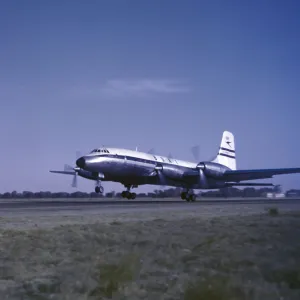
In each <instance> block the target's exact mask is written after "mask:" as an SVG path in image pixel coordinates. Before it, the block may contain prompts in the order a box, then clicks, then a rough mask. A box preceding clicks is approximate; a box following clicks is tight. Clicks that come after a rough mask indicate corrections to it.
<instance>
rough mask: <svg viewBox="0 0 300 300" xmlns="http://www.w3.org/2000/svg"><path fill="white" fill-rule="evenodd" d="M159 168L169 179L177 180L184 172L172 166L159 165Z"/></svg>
mask: <svg viewBox="0 0 300 300" xmlns="http://www.w3.org/2000/svg"><path fill="white" fill-rule="evenodd" d="M159 168H161V172H162V173H163V174H164V175H165V176H166V177H167V178H170V179H174V180H179V179H181V178H182V177H183V174H184V172H183V171H182V170H180V169H179V168H176V167H173V166H166V165H164V166H159Z"/></svg>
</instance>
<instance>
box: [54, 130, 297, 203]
mask: <svg viewBox="0 0 300 300" xmlns="http://www.w3.org/2000/svg"><path fill="white" fill-rule="evenodd" d="M50 172H52V173H60V174H68V175H74V179H73V186H76V181H77V175H79V176H81V177H83V178H86V179H90V180H94V181H95V182H96V187H95V192H96V193H103V191H104V189H103V186H102V185H101V182H102V181H114V182H119V183H121V184H123V185H124V186H125V188H126V190H125V191H123V192H122V197H123V198H127V199H135V197H136V194H135V193H132V192H131V189H132V188H136V187H138V186H139V185H144V184H150V185H163V186H173V187H181V188H183V191H182V193H181V198H182V199H183V200H187V201H195V199H196V196H195V194H194V193H193V190H194V189H219V188H224V187H231V186H264V185H272V184H265V183H247V182H246V183H242V181H247V180H254V179H265V178H272V177H273V176H274V175H280V174H291V173H300V168H281V169H254V170H253V169H252V170H237V168H236V156H235V141H234V135H233V134H232V133H231V132H229V131H224V132H223V136H222V140H221V145H220V148H219V151H218V154H217V156H216V157H215V159H213V160H211V161H201V162H199V163H194V162H188V161H182V160H178V159H174V158H168V157H165V156H161V155H152V154H149V153H143V152H138V151H133V150H126V149H119V148H103V147H102V148H98V149H94V150H93V151H91V152H90V153H89V154H87V155H84V156H82V157H80V158H79V159H77V161H76V167H74V168H73V167H70V166H65V170H64V171H50Z"/></svg>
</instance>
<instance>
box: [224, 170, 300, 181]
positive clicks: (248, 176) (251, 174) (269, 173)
mask: <svg viewBox="0 0 300 300" xmlns="http://www.w3.org/2000/svg"><path fill="white" fill-rule="evenodd" d="M294 173H300V168H283V169H257V170H235V171H226V172H225V173H224V176H223V179H224V180H226V181H242V180H253V179H264V178H272V177H273V176H274V175H283V174H294Z"/></svg>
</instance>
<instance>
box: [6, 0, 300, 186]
mask: <svg viewBox="0 0 300 300" xmlns="http://www.w3.org/2000/svg"><path fill="white" fill-rule="evenodd" d="M299 12H300V2H297V1H251V2H250V1H237V0H236V1H171V0H169V1H125V0H124V1H116V0H115V1H88V2H86V1H58V0H55V1H38V0H36V1H30V0H28V1H2V2H1V4H0V103H1V107H0V108H1V109H0V134H1V148H0V149H1V150H0V153H1V158H2V164H1V173H0V192H5V191H12V190H17V191H23V190H32V191H39V190H51V191H74V189H72V188H71V187H70V184H71V181H72V178H71V177H69V176H63V175H56V174H51V173H49V170H50V169H62V168H63V166H64V164H65V163H69V164H74V161H75V152H76V150H80V151H82V153H85V152H87V151H90V150H91V149H94V148H96V147H100V146H102V145H106V146H111V147H120V148H130V149H135V147H136V146H138V148H139V150H141V151H145V152H146V151H148V150H149V149H151V148H155V150H156V152H157V153H159V154H161V155H168V154H169V153H170V152H171V153H172V155H173V156H174V157H177V158H179V159H187V160H193V157H192V155H191V153H190V148H191V147H192V146H193V145H195V144H199V145H200V147H201V158H202V159H209V158H211V157H212V156H213V155H214V154H215V153H216V151H217V148H218V146H219V144H220V140H221V135H222V132H223V131H224V130H230V131H232V132H233V133H234V134H235V138H236V148H237V166H238V168H241V169H244V168H278V167H300V156H299V151H300V139H299V111H300V103H299V94H300V71H299V69H300V57H299V56H300V43H299V36H300V13H299ZM272 182H274V183H282V184H283V187H284V189H289V188H293V187H294V188H300V185H299V182H300V175H288V176H277V177H276V179H274V180H273V181H272ZM93 187H94V183H93V182H90V181H87V180H84V179H79V189H80V190H82V191H91V190H93ZM105 189H106V191H110V190H111V189H116V190H121V189H122V186H121V185H118V184H112V183H106V184H105ZM144 190H149V187H144V188H140V189H139V191H144Z"/></svg>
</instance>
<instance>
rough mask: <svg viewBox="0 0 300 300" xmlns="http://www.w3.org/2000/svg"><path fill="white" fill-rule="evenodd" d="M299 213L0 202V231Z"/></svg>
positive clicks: (224, 205)
mask: <svg viewBox="0 0 300 300" xmlns="http://www.w3.org/2000/svg"><path fill="white" fill-rule="evenodd" d="M270 207H277V208H278V210H279V211H280V212H284V211H300V199H291V198H289V199H266V198H263V199H250V198H248V199H245V198H244V199H220V198H219V199H205V200H204V199H203V200H202V199H199V200H198V201H196V202H186V201H183V200H180V199H174V198H173V199H165V200H160V199H159V200H158V199H139V200H120V199H109V200H108V199H100V200H99V199H97V200H95V199H93V200H88V199H57V200H55V201H51V200H48V199H47V200H45V199H41V200H40V201H39V200H38V199H35V200H34V201H32V200H30V199H28V200H21V201H20V200H15V199H11V200H5V201H0V228H1V229H8V228H10V229H12V228H20V229H21V230H23V229H25V228H49V227H55V226H60V225H65V224H69V225H70V224H88V223H93V222H103V223H110V222H115V221H117V222H127V221H129V222H131V221H146V220H154V219H157V218H158V219H159V218H161V219H164V220H174V219H175V220H178V219H184V218H190V217H201V218H214V217H218V216H233V215H238V216H240V217H243V216H246V215H249V214H261V213H266V210H268V208H270Z"/></svg>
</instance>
